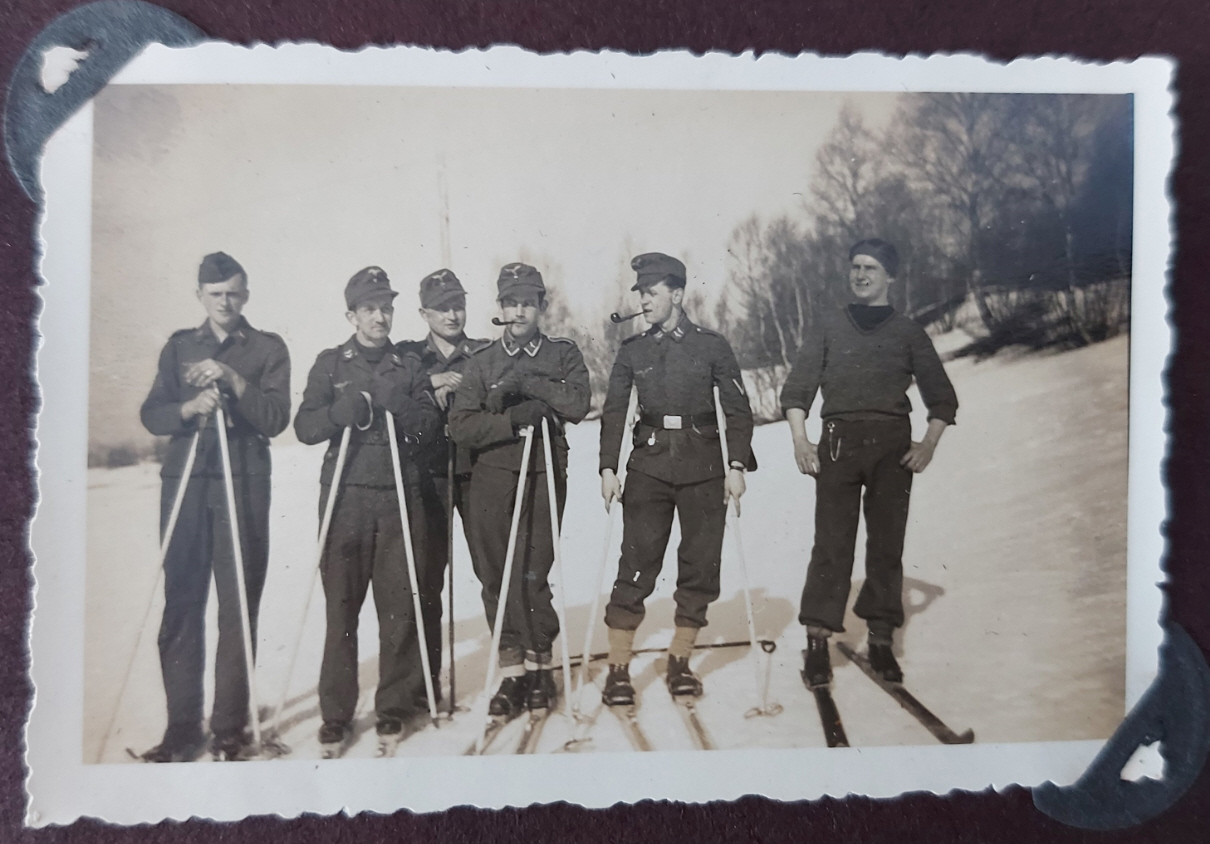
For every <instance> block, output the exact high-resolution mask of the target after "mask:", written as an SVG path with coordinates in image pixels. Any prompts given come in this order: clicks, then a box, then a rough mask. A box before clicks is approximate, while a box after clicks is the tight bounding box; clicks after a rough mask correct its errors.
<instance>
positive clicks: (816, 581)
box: [781, 238, 958, 687]
mask: <svg viewBox="0 0 1210 844" xmlns="http://www.w3.org/2000/svg"><path fill="white" fill-rule="evenodd" d="M898 270H899V253H898V251H897V250H896V249H895V246H894V245H893V244H891V243H888V242H886V241H885V240H880V239H878V238H870V239H867V240H861V241H858V242H857V243H855V244H853V246H852V248H851V249H850V250H849V289H850V291H851V292H852V294H853V299H854V301H853V303H852V304H850V305H848V306H847V307H846V308H844V309H843V310H841V309H837V310H836V311H835V312H830V313H825V314H824V315H823V317H822V319H821V320H820V323H819V325H817V326H816V327H815V328H814V330H813V331H812V332H811V333H810V334H809V335H808V337H807V340H806V342H804V343H803V345H802V348H801V349H799V353H798V359H797V360H796V361H795V363H794V367H793V368H792V369H791V370H790V376H789V377H788V378H787V379H786V384H785V386H784V387H783V388H782V392H781V406H782V411H783V413H784V414H785V417H786V420H787V421H788V422H789V425H790V435H791V437H792V438H793V441H794V459H795V462H796V463H797V464H798V469H799V471H800V472H802V473H803V474H806V475H811V476H813V477H814V478H815V545H814V548H812V550H811V562H810V565H808V567H807V580H806V583H805V584H804V586H803V592H802V604H801V606H800V608H799V613H798V620H799V622H801V623H802V625H803V626H804V627H806V629H807V649H806V651H804V661H803V670H802V677H803V681H804V682H805V683H806V684H807V685H808V686H810V687H815V686H822V685H826V684H827V683H828V682H829V681H831V679H832V664H831V658H830V657H829V655H828V638H829V637H830V636H831V634H832V633H833V632H842V631H843V630H844V613H845V607H846V605H847V604H848V600H849V588H850V586H851V578H852V574H853V552H854V545H855V543H856V540H857V523H858V519H859V516H860V514H861V511H862V508H863V505H864V509H865V524H866V555H865V570H866V580H865V584H864V585H863V586H862V587H861V594H859V595H858V596H857V602H856V603H855V604H854V605H853V612H854V613H856V614H857V616H858V617H860V618H863V619H865V620H866V624H867V627H868V631H869V659H870V666H871V667H872V668H873V669H874V671H875V672H877V673H878V674H879V675H880V676H881V677H882V678H883V679H884V680H886V681H888V682H891V683H898V682H902V680H903V671H902V670H901V669H900V667H899V663H898V661H897V660H896V659H895V654H894V652H893V651H892V648H891V641H892V635H893V633H894V631H895V628H897V627H899V626H901V625H902V624H903V540H904V534H905V532H906V530H907V519H908V501H909V499H910V498H911V493H912V475H913V473H916V472H923V471H924V470H925V468H927V467H928V465H929V463H930V462H931V461H932V459H933V452H934V450H935V449H936V448H937V443H938V442H939V441H940V440H941V435H942V434H943V433H944V432H945V429H946V427H947V426H949V425H952V424H954V419H955V415H956V414H957V412H958V396H957V394H956V393H955V392H954V387H953V385H952V384H951V383H950V380H949V377H948V376H947V375H946V374H945V367H944V366H943V365H942V363H941V359H940V358H939V357H938V356H937V350H936V349H935V348H933V341H932V340H931V339H929V336H928V334H927V333H925V330H924V329H923V328H921V327H920V326H919V325H917V324H916V323H915V322H913V321H912V320H911V319H910V318H908V317H906V316H904V315H903V314H899V313H896V312H895V309H894V308H893V307H892V306H891V303H890V299H889V292H890V287H891V285H892V284H893V283H894V282H895V276H896V274H897V273H898ZM913 378H914V379H915V381H916V386H917V387H919V389H920V396H921V398H922V399H923V400H924V404H925V406H926V407H927V408H928V431H927V433H926V434H925V435H924V438H923V439H922V440H921V441H920V442H913V441H912V425H911V421H910V420H909V418H908V414H909V413H911V410H912V405H911V402H910V401H908V397H907V390H908V387H910V386H911V384H912V379H913ZM821 389H822V391H823V409H822V411H821V416H822V417H823V424H824V431H823V438H822V440H823V441H822V442H821V443H818V444H816V443H812V442H811V441H810V440H808V439H807V428H806V422H807V413H808V412H809V411H810V409H811V405H812V403H813V402H814V401H815V394H816V392H818V391H820V390H821ZM863 488H864V497H863V493H862V490H863Z"/></svg>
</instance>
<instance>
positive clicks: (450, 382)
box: [429, 372, 462, 394]
mask: <svg viewBox="0 0 1210 844" xmlns="http://www.w3.org/2000/svg"><path fill="white" fill-rule="evenodd" d="M429 382H430V383H431V384H432V385H433V390H434V392H436V391H438V390H445V391H446V393H447V394H448V393H449V392H451V391H453V390H456V389H458V388H459V387H461V386H462V373H461V372H435V373H433V374H432V375H430V376H429Z"/></svg>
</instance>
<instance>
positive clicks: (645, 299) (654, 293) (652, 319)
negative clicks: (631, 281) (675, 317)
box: [639, 281, 685, 325]
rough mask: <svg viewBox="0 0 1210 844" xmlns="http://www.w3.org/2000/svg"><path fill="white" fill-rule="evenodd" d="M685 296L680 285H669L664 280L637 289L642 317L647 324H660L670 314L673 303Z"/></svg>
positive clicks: (676, 303)
mask: <svg viewBox="0 0 1210 844" xmlns="http://www.w3.org/2000/svg"><path fill="white" fill-rule="evenodd" d="M684 297H685V291H684V290H683V289H681V288H680V287H669V286H668V282H666V281H657V282H656V283H655V284H649V285H647V286H646V287H644V288H643V289H642V290H640V291H639V304H640V305H642V307H643V319H645V320H646V321H647V324H648V325H660V324H661V323H663V322H664V321H665V320H667V319H668V317H670V316H672V310H673V307H674V306H675V305H679V304H680V303H681V300H682V299H683V298H684Z"/></svg>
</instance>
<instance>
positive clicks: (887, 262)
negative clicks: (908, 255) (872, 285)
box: [849, 237, 899, 278]
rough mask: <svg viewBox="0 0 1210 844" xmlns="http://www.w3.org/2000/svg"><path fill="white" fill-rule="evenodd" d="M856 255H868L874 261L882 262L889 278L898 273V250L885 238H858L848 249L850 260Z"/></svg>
mask: <svg viewBox="0 0 1210 844" xmlns="http://www.w3.org/2000/svg"><path fill="white" fill-rule="evenodd" d="M858 255H869V256H870V257H871V258H873V259H874V260H875V261H877V262H878V263H880V264H882V268H883V269H884V270H886V274H887V275H889V276H890V277H891V278H894V277H895V276H896V275H898V273H899V250H898V249H896V248H895V245H894V244H893V243H887V242H886V241H885V240H881V239H879V238H877V237H870V238H866V239H865V240H859V241H857V242H856V243H854V244H853V248H852V249H850V250H849V260H850V261H852V260H853V259H854V258H856V257H857V256H858Z"/></svg>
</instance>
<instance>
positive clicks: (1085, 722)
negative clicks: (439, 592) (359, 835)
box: [82, 338, 1128, 762]
mask: <svg viewBox="0 0 1210 844" xmlns="http://www.w3.org/2000/svg"><path fill="white" fill-rule="evenodd" d="M1127 356H1128V340H1127V338H1118V339H1116V340H1112V341H1110V342H1106V343H1102V344H1099V345H1097V346H1093V347H1090V348H1086V349H1082V350H1079V351H1074V352H1067V353H1062V354H1032V355H1025V356H1019V357H1013V356H1010V355H1003V356H1001V357H999V358H997V359H994V360H991V361H986V362H983V363H975V362H973V361H970V360H959V361H956V362H953V363H950V364H948V365H947V368H948V371H949V373H950V375H951V378H952V379H953V381H954V384H955V386H956V388H957V391H958V395H959V398H960V400H961V403H962V408H961V410H960V412H959V424H958V425H957V426H956V427H954V428H953V429H951V430H950V431H948V432H947V433H946V435H945V438H944V440H943V441H942V443H941V446H940V448H939V449H938V451H937V456H936V459H935V460H934V462H933V464H932V466H930V467H929V469H928V470H927V472H925V473H924V474H923V475H921V476H919V477H918V478H917V479H916V483H915V486H914V489H913V495H912V517H911V524H910V526H909V529H908V537H907V547H906V552H905V558H904V565H905V575H906V596H905V597H906V602H907V612H908V620H907V624H906V625H905V627H904V628H903V630H902V631H901V636H900V637H898V639H897V646H896V647H897V650H898V651H899V653H900V654H901V661H902V664H903V668H904V671H905V673H906V676H907V686H908V688H909V689H911V690H912V691H913V692H914V693H915V694H916V695H917V696H918V697H919V698H921V699H922V700H923V701H924V702H925V703H926V704H927V705H929V706H930V707H931V708H932V709H933V710H934V711H935V712H936V713H937V714H938V715H939V716H940V717H941V718H942V719H944V720H945V721H947V723H949V724H950V726H952V727H954V728H955V729H958V730H961V729H962V728H965V727H968V726H969V727H972V728H974V730H975V734H976V737H977V740H978V741H980V742H1018V741H1045V740H1058V739H1090V738H1104V737H1107V736H1109V735H1110V734H1111V733H1112V732H1113V730H1114V728H1115V727H1116V726H1117V724H1118V722H1119V721H1120V720H1121V718H1122V714H1123V705H1124V675H1125V606H1126V591H1125V590H1126V579H1125V574H1126V443H1127V437H1126V434H1127V424H1126V423H1127V416H1126V411H1127ZM913 404H914V406H916V407H917V408H919V407H920V402H919V400H918V398H915V399H914V401H913ZM914 422H915V424H916V431H917V435H919V433H920V432H921V431H922V430H923V424H924V423H923V418H922V415H921V414H919V413H917V416H916V418H915V419H914ZM815 429H816V430H815V432H814V433H817V432H818V423H817V421H816V424H815ZM598 431H599V428H598V426H597V425H596V424H595V423H585V424H582V425H580V426H577V427H575V428H573V429H572V431H571V432H570V434H569V438H570V440H571V447H572V454H571V467H570V473H571V479H570V484H569V488H570V494H569V500H568V505H567V512H566V516H565V521H564V542H563V558H564V566H565V569H566V578H567V600H568V624H569V627H570V632H571V638H570V645H571V649H572V652H573V653H579V650H580V644H581V642H582V639H583V635H584V630H585V625H586V623H587V621H588V614H589V607H590V605H591V603H592V599H593V595H594V593H595V591H596V588H597V573H598V570H599V568H598V567H599V565H600V560H601V548H602V544H603V542H604V535H605V529H606V522H605V514H604V509H603V507H602V504H601V500H600V497H599V492H598V488H599V487H598V483H597V479H596V454H597V437H598ZM754 448H755V450H756V453H757V456H758V459H759V460H760V464H761V468H760V470H759V471H758V472H756V473H754V474H753V475H751V476H750V478H749V488H748V494H747V496H746V497H745V498H744V502H743V517H742V522H741V524H742V533H743V542H744V551H745V555H746V560H747V566H748V571H749V576H750V578H751V581H752V587H753V600H754V602H755V606H756V611H757V619H756V624H757V629H758V634H759V635H760V636H761V637H767V638H770V639H773V640H775V641H776V642H777V650H776V652H775V653H774V654H773V655H772V656H771V657H770V658H766V657H765V656H764V655H763V654H762V655H761V660H762V662H761V668H760V670H761V672H762V674H761V676H762V677H767V678H768V682H769V699H770V701H773V702H777V703H780V704H782V706H784V708H785V709H784V712H782V714H780V715H778V716H776V717H773V718H751V719H747V718H745V717H744V713H745V711H746V710H747V709H749V708H750V707H751V706H752V705H753V704H754V703H755V702H756V691H755V689H754V678H753V666H752V663H751V656H750V655H749V652H748V649H747V648H728V649H719V650H710V651H701V652H699V655H698V656H697V657H696V658H695V667H696V669H697V670H698V671H699V673H700V674H701V675H702V677H703V679H704V682H705V684H706V695H705V697H703V698H702V699H701V701H700V703H699V704H698V710H699V712H700V714H701V717H702V720H703V721H704V723H705V725H706V728H707V730H708V731H709V732H710V734H711V735H712V737H713V739H714V740H715V743H716V744H717V745H718V746H719V747H722V748H743V747H774V748H786V747H810V746H822V745H824V737H823V733H822V730H821V729H820V726H819V718H818V715H817V714H816V711H815V706H814V702H813V699H812V698H811V696H810V695H809V694H808V693H807V692H806V691H805V690H804V689H803V687H802V684H801V682H800V680H799V675H798V671H799V668H800V665H801V661H800V650H801V648H802V647H803V644H804V639H803V632H802V629H801V628H800V627H799V625H798V624H797V622H796V620H795V617H796V614H797V603H798V597H799V594H800V591H801V589H802V583H803V578H804V574H805V571H806V564H807V559H808V557H809V554H810V548H811V541H812V532H813V531H812V518H813V516H812V514H813V508H814V482H813V481H812V480H811V479H809V478H806V477H804V476H801V475H799V474H798V472H797V470H796V469H795V467H794V464H793V460H792V457H791V451H790V441H789V433H788V431H787V429H786V426H785V424H784V423H779V424H771V425H766V426H763V427H760V428H758V429H757V431H756V435H755V440H754ZM321 452H322V449H321V448H319V447H313V448H311V447H306V446H287V447H281V448H275V450H274V463H275V468H274V493H273V496H274V497H273V511H272V518H273V536H272V557H271V561H270V570H269V577H268V585H267V587H266V591H265V598H264V602H263V605H262V614H261V619H262V620H261V642H260V651H259V656H258V666H259V670H258V675H257V683H258V686H259V692H260V700H261V704H262V706H275V705H276V703H277V701H278V698H279V696H280V695H281V693H282V683H283V681H284V677H285V672H286V662H287V660H288V658H289V652H290V648H291V646H292V643H293V642H294V640H295V638H296V637H297V636H298V630H299V622H300V619H301V615H302V612H303V607H304V605H305V604H306V602H307V589H308V586H309V584H310V583H311V578H312V571H313V568H314V565H315V559H314V540H313V537H314V535H315V528H316V525H315V518H316V517H315V509H316V508H315V500H316V496H317V494H318V483H317V479H318V471H319V468H318V467H319V460H320V457H321ZM157 470H158V467H157V466H154V465H139V466H132V467H128V468H122V469H112V470H107V469H92V470H89V475H88V478H89V489H88V548H89V560H88V571H87V587H88V590H87V594H88V604H87V619H86V630H87V633H86V635H87V641H86V644H85V666H84V670H85V678H84V679H85V701H86V706H85V722H84V724H83V747H82V752H83V755H84V759H85V761H87V762H95V761H104V762H119V761H124V760H127V759H128V757H127V755H126V753H125V748H126V747H133V748H137V749H140V750H141V749H145V748H146V747H149V746H151V745H153V744H155V743H156V742H157V741H158V740H159V737H160V735H161V733H162V731H163V728H164V720H165V715H164V703H163V689H162V685H161V681H160V674H159V665H158V657H157V654H156V646H155V636H156V631H157V630H158V626H159V614H160V611H161V607H162V601H163V598H162V594H161V593H162V586H161V584H160V582H159V580H158V577H157V575H158V572H157V568H156V534H155V532H156V513H157V501H158V490H159V479H158V475H157ZM620 539H621V529H620V518H619V521H618V523H617V529H616V530H615V531H614V534H613V542H612V550H611V564H612V565H615V566H616V554H617V549H618V545H619V543H620ZM677 541H678V536H677V535H676V534H675V533H674V535H673V540H672V543H671V544H670V547H669V552H668V556H667V558H666V563H665V572H664V575H663V576H662V577H661V580H660V584H659V586H658V588H657V591H656V594H655V595H654V596H653V598H652V600H651V602H650V604H649V612H648V616H647V620H646V622H645V623H644V625H643V627H642V628H641V629H640V631H639V636H638V641H637V642H636V647H653V646H661V645H664V644H666V643H667V641H668V640H669V638H670V636H671V626H672V615H673V603H672V599H671V595H672V589H673V586H674V581H675V565H676V562H675V561H676V558H675V548H676V542H677ZM859 548H860V544H859ZM615 571H616V569H615ZM863 576H864V575H863V571H862V563H861V559H860V550H859V555H858V562H857V565H856V568H855V570H854V583H855V585H858V584H859V582H860V580H861V579H862V577H863ZM855 596H856V589H854V590H853V597H854V598H855ZM455 597H456V607H455V616H456V619H457V639H458V641H457V691H458V700H459V703H460V704H461V705H463V706H466V707H469V708H470V710H469V711H467V712H463V713H460V714H458V715H457V716H456V717H455V718H454V720H453V722H452V723H443V725H442V726H441V728H440V729H436V730H435V729H433V728H431V727H428V728H426V729H421V730H419V731H418V732H417V733H415V734H414V735H413V736H411V737H410V738H409V739H408V740H406V741H405V742H404V743H403V744H402V745H401V746H400V748H399V753H398V755H401V756H407V755H439V754H454V753H461V752H463V751H464V750H465V749H466V747H467V746H468V745H470V743H471V742H472V741H473V740H474V737H475V734H476V731H477V730H478V728H479V726H480V725H481V721H480V719H479V717H478V716H479V713H481V712H482V711H483V710H482V707H483V698H482V691H483V688H482V687H483V682H484V673H485V670H486V665H487V663H486V654H487V650H488V647H489V645H488V637H487V628H486V625H485V623H484V620H483V611H482V605H481V603H480V601H479V597H478V583H477V581H476V580H475V578H474V575H473V573H472V572H471V567H470V560H469V556H468V554H467V551H466V547H465V543H464V542H463V541H462V539H461V537H460V536H459V541H458V547H457V552H456V557H455ZM149 600H151V601H152V608H151V613H150V621H149V622H148V623H147V624H146V627H145V628H144V619H145V612H146V610H147V606H148V601H149ZM210 610H211V612H210V615H211V627H210V629H211V631H213V629H214V626H213V621H214V616H215V612H214V602H213V600H212V601H211V606H210ZM710 620H711V623H710V626H709V627H708V628H706V630H705V631H703V635H702V637H701V639H700V640H699V641H700V642H702V643H709V642H722V641H735V640H741V639H746V638H747V628H746V621H745V617H744V604H743V595H742V591H741V590H740V576H739V566H738V560H737V556H736V545H735V536H734V535H733V534H731V533H730V532H729V535H728V538H727V542H726V545H725V546H724V566H723V583H722V597H721V598H720V600H719V601H718V602H717V603H716V604H715V605H714V606H713V607H712V608H711V613H710ZM322 626H323V615H322V595H321V594H320V593H319V592H318V590H317V591H316V594H315V595H314V596H313V599H312V601H311V605H310V612H309V613H308V615H307V617H306V623H305V626H304V628H303V634H302V645H301V656H300V658H299V664H298V669H297V671H296V672H295V676H294V679H293V681H292V683H291V686H290V689H289V693H288V697H287V709H286V711H285V717H284V719H283V728H284V735H283V738H284V739H285V741H286V742H287V743H288V744H289V745H290V746H291V747H292V748H293V755H294V757H295V758H315V757H317V756H318V755H319V747H318V743H317V740H316V731H317V729H318V727H319V714H318V708H317V700H316V696H315V684H316V680H317V676H318V671H319V662H320V652H321V646H322V635H323V630H322ZM846 626H847V627H848V632H847V633H846V634H845V638H846V639H848V640H849V641H851V642H853V643H855V644H858V645H863V644H864V642H863V640H864V635H865V629H864V626H863V625H862V624H861V622H860V621H859V620H858V619H856V618H852V617H850V619H849V620H848V621H847V622H846ZM140 631H142V635H141V637H140ZM376 640H377V631H376V622H375V618H374V613H373V608H372V605H371V604H370V602H369V601H367V604H366V607H365V611H364V612H363V613H362V623H361V633H360V642H361V648H362V681H363V682H362V685H363V690H362V709H361V712H362V714H361V718H360V721H359V727H360V732H359V737H358V740H357V742H356V744H355V745H354V746H353V747H352V748H351V749H350V751H349V754H348V755H349V756H353V757H365V756H371V755H373V753H374V749H375V740H374V735H373V713H372V711H371V709H372V707H371V705H370V703H371V701H372V692H373V686H374V682H375V679H376ZM209 644H210V648H211V652H213V632H211V638H210V640H209ZM592 649H593V651H594V652H599V651H603V650H605V649H606V644H605V631H604V629H603V626H602V625H601V624H600V621H599V618H598V623H597V625H596V636H595V639H594V642H593V648H592ZM833 661H834V666H835V674H836V679H835V684H834V697H835V700H836V702H837V705H838V706H839V709H840V711H841V714H842V716H843V718H844V725H845V729H846V731H847V732H848V736H849V740H850V742H851V743H852V744H853V746H856V747H860V746H874V745H910V744H928V743H932V742H933V739H932V738H931V737H930V736H929V734H928V733H927V732H926V731H925V730H924V728H923V727H921V726H920V725H919V724H918V723H917V722H916V721H915V720H913V719H912V718H911V716H910V715H908V714H907V713H906V712H904V711H903V710H901V709H900V708H899V706H898V705H897V704H896V703H895V702H894V701H893V700H891V698H890V697H889V696H887V695H886V694H884V693H883V692H882V691H880V690H879V689H878V688H876V687H875V686H874V684H873V683H871V682H870V681H869V680H868V679H867V678H866V677H865V676H863V675H862V674H861V673H860V671H859V670H858V668H857V667H856V666H853V665H849V664H847V663H846V662H845V660H844V659H843V658H842V657H841V656H840V655H839V654H838V653H836V651H835V649H834V650H833ZM447 662H448V660H447ZM128 665H131V666H132V670H131V676H130V681H129V684H128V686H127V688H126V689H125V690H124V692H123V691H122V690H121V689H120V684H121V681H122V677H123V675H124V674H125V672H126V670H127V666H128ZM602 670H603V664H602V663H599V662H598V663H594V665H593V676H594V678H595V680H596V682H597V683H601V682H603V678H602V677H601V673H602ZM662 670H663V658H662V656H659V655H651V656H643V657H639V658H637V659H636V660H635V663H634V664H633V665H632V673H633V675H634V678H635V681H636V685H637V688H638V691H639V696H640V707H641V708H640V720H641V722H642V724H643V728H644V730H645V731H646V733H647V735H648V737H649V739H650V740H651V742H652V744H653V745H654V746H655V748H656V749H657V750H683V749H690V748H691V747H692V745H691V743H690V739H689V736H688V734H687V732H686V730H685V729H684V727H683V726H682V723H681V720H680V717H679V715H678V714H677V712H676V710H675V707H674V705H673V704H672V703H671V702H670V701H669V699H668V696H667V694H666V693H665V692H664V689H663V683H662ZM208 674H209V672H208ZM573 674H575V675H578V671H577V672H573ZM207 683H208V686H209V679H208V681H207ZM119 696H120V697H121V700H120V701H119ZM581 700H582V701H583V704H584V710H585V713H586V714H587V715H588V716H589V717H590V718H594V719H595V720H593V723H592V728H591V732H590V734H591V736H592V741H591V742H590V743H588V744H587V745H585V746H584V748H583V749H584V750H586V751H590V752H591V751H597V752H601V751H625V750H628V749H629V747H630V746H629V744H628V742H627V740H626V738H625V736H624V734H623V732H622V731H621V729H620V727H619V725H618V723H617V721H616V720H615V719H614V718H613V717H612V716H611V715H610V714H609V713H608V712H606V711H602V709H601V707H600V698H599V695H597V694H595V692H594V691H593V690H586V692H585V694H584V695H583V696H582V698H581ZM115 713H116V716H115ZM111 718H112V719H113V729H112V731H110V722H111ZM418 726H420V725H418ZM572 728H573V725H572V724H571V723H570V721H569V720H568V719H567V718H565V717H564V716H562V715H561V714H556V715H553V716H552V717H551V718H550V720H549V721H548V723H547V726H546V729H545V731H544V732H543V734H542V736H541V739H540V742H539V745H538V750H539V752H550V751H556V750H558V749H560V748H561V747H562V746H563V744H564V742H565V741H566V740H567V739H568V738H569V737H570V735H571V733H572ZM520 729H521V725H520V723H519V722H518V723H514V724H513V725H510V727H509V728H507V730H506V732H505V733H504V734H503V735H501V737H500V739H499V740H498V741H497V742H496V744H495V745H493V750H495V751H496V752H507V751H508V750H509V749H510V748H509V745H510V743H511V740H512V739H513V738H514V737H515V736H516V735H517V734H518V733H519V731H520ZM107 732H111V735H109V737H108V740H107V739H106V734H107Z"/></svg>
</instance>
